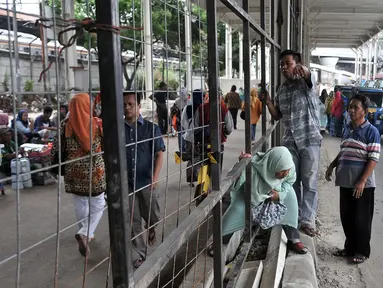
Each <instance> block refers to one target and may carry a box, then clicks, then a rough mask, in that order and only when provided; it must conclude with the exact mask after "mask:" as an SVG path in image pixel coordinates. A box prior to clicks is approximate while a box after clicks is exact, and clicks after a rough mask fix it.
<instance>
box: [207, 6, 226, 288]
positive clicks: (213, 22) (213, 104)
mask: <svg viewBox="0 0 383 288" xmlns="http://www.w3.org/2000/svg"><path fill="white" fill-rule="evenodd" d="M206 12H207V43H208V44H207V45H208V63H207V65H208V71H209V77H208V84H209V102H210V135H211V146H212V150H213V153H214V156H215V159H216V160H217V163H216V164H212V168H211V169H212V171H211V172H212V173H211V180H212V189H213V190H215V191H219V190H220V178H221V175H220V174H221V171H220V170H221V169H220V167H221V159H220V158H221V157H220V153H221V131H220V123H219V122H220V117H219V115H220V114H221V113H220V111H221V109H220V108H221V105H220V103H221V101H220V99H219V95H218V83H219V82H218V75H219V70H218V57H217V55H218V53H217V52H218V51H217V47H218V41H217V19H216V15H217V4H216V1H211V0H206ZM222 120H223V119H222ZM213 217H214V229H213V243H214V266H213V267H214V288H222V287H223V257H222V200H220V201H218V203H217V204H216V205H215V207H214V208H213Z"/></svg>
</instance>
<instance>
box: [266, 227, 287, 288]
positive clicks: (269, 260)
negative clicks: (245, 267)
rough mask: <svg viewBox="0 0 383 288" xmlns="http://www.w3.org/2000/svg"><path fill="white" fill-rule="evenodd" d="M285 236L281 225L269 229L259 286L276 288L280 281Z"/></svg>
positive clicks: (284, 257) (284, 254) (284, 256)
mask: <svg viewBox="0 0 383 288" xmlns="http://www.w3.org/2000/svg"><path fill="white" fill-rule="evenodd" d="M286 246H287V238H286V235H285V232H284V231H283V230H282V226H281V225H278V226H275V227H273V229H272V230H271V235H270V240H269V247H268V248H267V256H266V260H265V261H264V263H263V264H264V267H263V274H262V281H261V285H260V287H261V288H278V287H279V286H280V283H281V279H282V274H283V269H284V266H285V260H286V251H287V247H286Z"/></svg>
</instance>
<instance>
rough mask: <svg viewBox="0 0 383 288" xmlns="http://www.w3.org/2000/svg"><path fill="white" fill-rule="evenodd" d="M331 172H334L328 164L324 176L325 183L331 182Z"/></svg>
mask: <svg viewBox="0 0 383 288" xmlns="http://www.w3.org/2000/svg"><path fill="white" fill-rule="evenodd" d="M333 170H334V167H333V166H332V165H331V164H330V166H328V168H327V170H326V175H325V178H326V181H328V182H331V177H332V171H333Z"/></svg>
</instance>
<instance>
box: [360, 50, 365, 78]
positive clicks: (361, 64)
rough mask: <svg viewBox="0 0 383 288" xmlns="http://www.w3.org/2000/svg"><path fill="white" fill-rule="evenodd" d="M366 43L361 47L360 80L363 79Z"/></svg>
mask: <svg viewBox="0 0 383 288" xmlns="http://www.w3.org/2000/svg"><path fill="white" fill-rule="evenodd" d="M363 50H364V45H362V46H361V47H360V68H359V76H360V81H362V79H363V75H364V72H363V62H364V51H363Z"/></svg>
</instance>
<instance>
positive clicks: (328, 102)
mask: <svg viewBox="0 0 383 288" xmlns="http://www.w3.org/2000/svg"><path fill="white" fill-rule="evenodd" d="M333 101H334V91H331V92H330V94H329V96H328V97H327V98H326V101H325V108H326V115H327V125H326V130H327V131H328V132H329V133H330V125H331V121H332V117H331V110H332V103H333Z"/></svg>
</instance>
